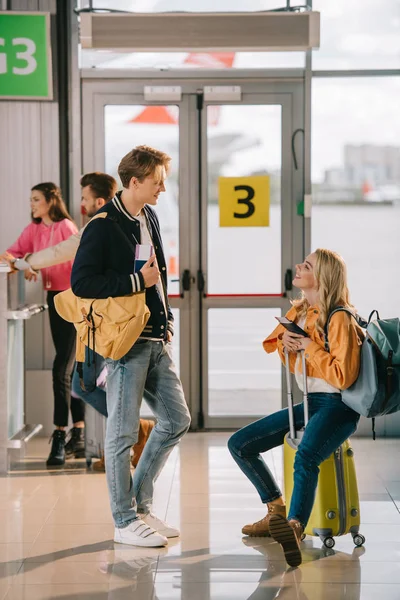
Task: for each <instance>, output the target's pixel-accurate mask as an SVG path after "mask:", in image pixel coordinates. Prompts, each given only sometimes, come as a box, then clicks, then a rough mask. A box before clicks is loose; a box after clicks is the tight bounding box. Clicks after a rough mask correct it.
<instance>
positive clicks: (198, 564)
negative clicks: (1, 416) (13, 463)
mask: <svg viewBox="0 0 400 600" xmlns="http://www.w3.org/2000/svg"><path fill="white" fill-rule="evenodd" d="M227 438H228V434H225V433H205V434H188V435H187V436H186V438H185V439H184V441H183V442H182V444H181V446H180V451H179V452H178V450H175V451H174V453H173V454H172V455H171V456H170V458H169V461H168V463H167V465H166V467H165V469H164V471H163V473H162V474H161V476H160V478H159V481H158V483H157V489H156V498H155V512H156V513H157V514H158V515H159V516H161V517H162V518H167V520H168V521H170V522H171V524H176V525H178V526H179V527H180V528H181V532H182V535H181V538H180V539H178V540H175V541H172V542H171V543H170V545H169V547H168V548H165V549H161V550H160V549H140V548H135V547H128V546H119V545H117V544H116V545H114V543H113V541H112V536H113V525H112V522H111V515H110V511H109V505H108V497H107V489H106V482H105V477H104V475H101V474H97V473H93V472H89V471H86V468H85V463H84V461H76V462H75V463H69V464H68V466H67V468H65V469H62V470H59V471H50V472H47V471H46V469H45V466H44V461H45V458H46V454H47V452H48V445H47V441H46V440H39V439H37V440H33V441H32V442H31V443H30V446H29V456H28V458H27V459H26V461H25V463H24V464H21V465H19V467H18V469H17V470H15V471H14V472H13V473H12V474H11V475H10V476H9V477H7V478H2V479H1V478H0V599H3V598H6V599H7V600H22V599H23V600H43V599H45V598H46V599H50V598H62V599H63V600H67V599H70V598H75V599H79V600H81V599H84V600H89V599H90V600H92V599H93V600H105V599H112V600H123V599H125V598H126V599H128V598H129V599H135V600H156V599H158V600H206V599H207V600H209V599H211V600H223V599H224V600H250V599H251V600H270V599H271V600H272V599H273V598H275V599H278V598H279V600H282V599H286V600H289V599H299V600H300V599H301V600H307V599H308V600H319V599H321V600H322V599H324V600H340V599H346V600H376V599H379V600H400V513H399V510H400V440H377V441H376V442H373V441H372V440H369V439H368V440H367V439H354V440H353V446H354V448H355V451H356V462H357V470H358V481H359V489H360V494H361V515H362V528H361V532H362V533H363V534H364V535H365V537H366V544H365V548H356V549H355V548H354V545H353V542H352V539H351V536H345V537H343V538H339V539H337V541H336V546H335V549H334V550H331V551H327V550H325V551H324V550H322V549H321V543H320V541H319V540H317V539H312V538H307V540H306V541H305V542H304V545H303V561H304V562H303V565H302V566H301V567H300V568H299V569H296V570H290V569H287V568H286V565H285V562H284V561H283V560H282V554H281V551H280V547H279V546H278V545H277V544H276V543H274V542H272V541H271V540H270V539H268V538H259V539H255V538H253V539H246V538H243V537H242V535H241V527H242V525H243V524H245V523H247V522H251V521H253V520H256V519H259V518H261V517H262V516H263V514H264V511H263V507H262V506H261V505H260V502H259V501H258V498H257V495H256V493H255V491H254V490H253V488H252V486H251V485H250V483H249V482H248V481H247V480H246V479H245V478H244V476H243V475H242V474H241V472H240V471H239V470H238V468H237V467H236V465H235V463H234V462H233V461H232V459H231V458H230V456H229V453H228V451H227V449H226V441H227ZM267 460H268V462H269V464H270V466H271V468H272V469H273V470H274V472H275V473H276V476H277V478H278V480H279V481H280V480H281V477H282V469H281V452H280V450H277V451H275V452H273V453H272V454H270V455H267Z"/></svg>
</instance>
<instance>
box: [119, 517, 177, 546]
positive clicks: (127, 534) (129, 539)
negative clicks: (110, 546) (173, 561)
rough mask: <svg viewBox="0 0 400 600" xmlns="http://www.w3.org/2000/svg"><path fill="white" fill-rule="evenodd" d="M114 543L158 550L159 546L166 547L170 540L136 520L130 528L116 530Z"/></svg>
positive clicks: (140, 520) (130, 524)
mask: <svg viewBox="0 0 400 600" xmlns="http://www.w3.org/2000/svg"><path fill="white" fill-rule="evenodd" d="M114 542H117V543H118V544H130V545H131V546H146V547H147V548H156V547H157V546H166V545H167V544H168V540H167V538H166V537H164V536H163V535H161V534H160V533H158V531H155V530H154V529H153V528H152V527H150V526H149V525H148V523H145V522H144V521H142V519H136V520H135V521H132V523H129V525H128V527H123V528H119V527H116V528H115V530H114Z"/></svg>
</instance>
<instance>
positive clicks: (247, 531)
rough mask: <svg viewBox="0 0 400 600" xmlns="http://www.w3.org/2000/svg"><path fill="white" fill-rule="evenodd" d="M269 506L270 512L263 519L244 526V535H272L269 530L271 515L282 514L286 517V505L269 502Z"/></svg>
mask: <svg viewBox="0 0 400 600" xmlns="http://www.w3.org/2000/svg"><path fill="white" fill-rule="evenodd" d="M267 506H268V513H267V514H266V516H265V517H264V518H263V519H261V520H260V521H257V522H256V523H252V524H251V525H245V526H244V527H243V529H242V533H243V534H244V535H249V536H250V537H268V536H270V535H271V534H270V531H269V521H270V518H271V516H272V515H281V516H282V517H283V518H284V519H286V506H281V505H280V504H271V503H269V504H267Z"/></svg>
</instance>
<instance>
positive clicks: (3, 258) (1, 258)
mask: <svg viewBox="0 0 400 600" xmlns="http://www.w3.org/2000/svg"><path fill="white" fill-rule="evenodd" d="M14 260H15V257H14V256H13V255H12V254H10V253H9V252H4V253H3V254H0V262H3V263H7V264H8V266H9V267H11V269H14V265H13V261H14Z"/></svg>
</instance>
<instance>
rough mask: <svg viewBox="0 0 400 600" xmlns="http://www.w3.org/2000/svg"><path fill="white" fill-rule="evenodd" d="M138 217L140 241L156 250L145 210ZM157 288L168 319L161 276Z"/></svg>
mask: <svg viewBox="0 0 400 600" xmlns="http://www.w3.org/2000/svg"><path fill="white" fill-rule="evenodd" d="M136 219H137V220H138V221H139V223H140V242H141V243H142V244H150V245H151V246H153V249H154V252H155V248H154V243H153V240H152V239H151V235H150V231H149V229H148V227H147V221H146V216H145V214H144V212H143V211H141V212H140V214H139V215H137V216H136ZM157 289H158V292H159V294H160V297H161V300H162V303H163V306H164V310H165V314H166V316H167V319H168V310H167V303H166V299H165V294H164V286H163V284H162V281H161V277H160V280H159V282H158V283H157ZM154 339H155V338H154ZM157 341H158V342H159V341H160V340H159V339H158V340H157Z"/></svg>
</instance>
